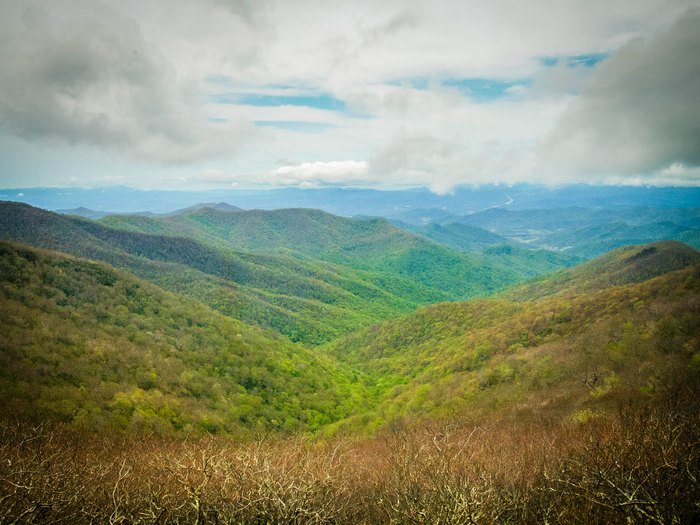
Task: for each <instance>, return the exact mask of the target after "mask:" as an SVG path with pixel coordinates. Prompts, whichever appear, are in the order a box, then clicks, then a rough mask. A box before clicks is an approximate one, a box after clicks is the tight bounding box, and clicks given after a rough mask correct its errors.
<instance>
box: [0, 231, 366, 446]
mask: <svg viewBox="0 0 700 525" xmlns="http://www.w3.org/2000/svg"><path fill="white" fill-rule="evenodd" d="M0 311H2V313H3V315H2V316H0V332H2V334H3V337H2V338H1V340H0V385H1V386H0V405H2V406H3V412H4V414H3V415H4V417H15V418H19V419H21V420H25V421H27V420H28V421H30V422H39V421H41V420H43V419H44V418H49V419H59V420H62V421H65V422H68V423H72V424H76V425H80V426H86V427H88V428H94V429H103V430H106V429H108V428H112V427H116V428H117V429H136V430H138V429H140V430H147V431H156V432H165V433H170V432H172V431H174V430H183V431H189V430H204V431H209V432H216V431H227V432H231V433H235V434H237V435H245V434H246V433H251V432H255V431H257V430H261V429H289V430H291V429H309V430H314V429H317V428H319V427H320V426H322V425H323V424H326V423H329V422H332V421H334V420H337V419H339V418H341V417H343V416H346V415H348V414H349V413H351V412H352V411H354V410H356V405H357V404H358V403H360V399H361V397H362V396H361V392H362V390H361V387H360V385H358V384H356V383H352V381H351V380H350V375H349V374H348V373H346V372H343V369H342V368H339V367H337V366H336V364H335V363H334V362H333V361H332V360H329V359H326V358H323V357H321V356H318V355H316V354H314V353H312V352H310V351H308V350H306V349H304V348H303V347H301V346H298V345H293V344H291V343H289V342H288V341H286V340H284V339H282V338H272V337H270V336H269V335H266V334H264V333H263V332H261V331H260V330H258V329H254V328H251V327H248V326H245V325H244V324H242V323H240V322H238V321H236V320H233V319H231V318H228V317H225V316H223V315H220V314H218V313H216V312H214V311H212V310H211V309H209V308H207V307H205V306H204V305H202V304H201V303H198V302H196V301H193V300H191V299H188V298H186V297H183V296H174V295H172V294H170V293H168V292H165V291H163V290H161V289H159V288H157V287H155V286H153V285H151V284H149V283H146V282H144V281H142V280H139V279H137V278H135V277H134V276H132V275H130V274H128V273H126V272H123V271H117V270H115V269H114V268H111V267H109V266H107V265H105V264H102V263H94V262H89V261H85V260H81V259H76V258H73V257H69V256H66V255H60V254H57V253H54V252H47V251H41V250H36V249H30V248H27V247H23V246H20V245H16V244H12V243H5V242H1V243H0Z"/></svg>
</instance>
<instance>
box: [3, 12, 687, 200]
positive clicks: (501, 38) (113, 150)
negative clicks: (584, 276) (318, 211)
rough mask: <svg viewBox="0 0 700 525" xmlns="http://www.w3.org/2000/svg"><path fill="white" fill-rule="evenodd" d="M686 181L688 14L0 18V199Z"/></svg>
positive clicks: (206, 14)
mask: <svg viewBox="0 0 700 525" xmlns="http://www.w3.org/2000/svg"><path fill="white" fill-rule="evenodd" d="M519 182H532V183H542V184H548V185H560V184H567V183H572V182H584V183H591V184H633V185H681V186H683V185H687V186H699V185H700V0H692V1H689V0H538V1H534V0H531V1H529V2H523V1H522V0H489V1H474V0H459V1H453V0H433V1H431V2H426V1H425V0H421V1H413V0H396V1H394V0H384V1H376V0H373V1H372V0H368V1H364V0H353V1H330V0H326V1H322V0H189V1H186V0H104V1H98V0H45V1H34V2H32V1H25V0H0V187H5V188H13V187H14V188H24V187H37V186H51V187H88V188H89V187H100V186H113V185H125V186H131V187H135V188H143V189H180V190H195V189H213V188H222V189H231V188H267V187H300V188H316V187H326V186H353V187H368V188H378V189H384V188H386V189H389V188H391V189H395V188H402V187H416V186H426V187H428V188H430V189H431V190H433V191H434V192H436V193H448V192H450V191H452V190H453V189H454V188H455V187H457V186H460V185H483V184H487V183H505V184H514V183H519Z"/></svg>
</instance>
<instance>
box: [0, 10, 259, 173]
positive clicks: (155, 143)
mask: <svg viewBox="0 0 700 525" xmlns="http://www.w3.org/2000/svg"><path fill="white" fill-rule="evenodd" d="M50 8H53V9H54V10H53V11H52V10H50ZM3 11H4V12H3V13H2V14H3V15H4V16H3V18H4V22H2V27H1V28H0V30H2V31H4V30H5V29H6V28H8V27H9V26H12V28H11V29H10V30H9V31H7V32H5V38H4V39H3V43H2V44H3V46H2V51H0V53H2V60H0V125H1V127H2V130H3V131H4V132H5V133H10V134H13V135H16V136H19V137H22V138H24V139H27V140H30V141H36V140H38V141H45V142H51V143H53V144H65V143H69V144H81V143H86V144H92V145H94V146H98V147H100V148H104V149H109V150H117V151H119V152H122V153H126V154H127V155H130V156H132V157H139V158H144V159H147V160H150V161H156V162H163V163H186V162H191V161H194V160H197V159H202V158H210V157H212V156H217V155H222V154H226V153H230V152H232V151H234V150H235V149H236V148H237V147H238V145H239V144H240V142H241V141H242V140H243V137H244V136H245V135H244V134H246V133H247V131H248V126H252V125H249V124H245V123H242V122H240V121H238V122H235V121H234V122H227V123H217V122H213V121H211V120H209V119H208V118H207V116H206V115H205V114H204V112H203V111H202V110H201V104H200V101H199V100H198V98H197V96H196V94H195V93H194V92H193V91H192V90H191V89H189V88H188V86H185V85H182V84H179V83H178V78H177V75H176V72H175V70H174V69H173V68H172V66H171V65H170V64H169V63H168V62H167V61H166V60H165V59H164V57H163V56H162V54H161V53H160V52H159V50H158V49H157V48H156V47H155V46H153V45H152V44H150V43H149V42H148V41H146V40H145V38H144V37H143V36H142V34H141V31H140V27H139V25H138V24H137V22H136V21H135V20H134V19H132V18H128V17H125V16H123V15H121V14H119V13H118V12H117V11H115V10H114V9H112V8H110V7H107V6H105V5H102V4H100V3H98V2H82V1H79V0H76V1H64V2H56V3H51V4H47V5H45V6H43V7H37V6H26V5H25V3H24V2H15V3H13V4H9V7H8V8H7V9H4V10H3Z"/></svg>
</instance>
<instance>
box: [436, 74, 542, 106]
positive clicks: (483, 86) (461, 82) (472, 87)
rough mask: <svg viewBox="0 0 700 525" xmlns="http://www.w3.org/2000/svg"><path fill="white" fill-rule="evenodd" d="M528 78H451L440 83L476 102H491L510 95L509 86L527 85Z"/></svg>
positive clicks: (529, 82)
mask: <svg viewBox="0 0 700 525" xmlns="http://www.w3.org/2000/svg"><path fill="white" fill-rule="evenodd" d="M530 84H531V81H530V80H526V79H521V80H494V79H489V78H452V79H448V80H445V81H443V83H442V85H443V86H446V87H452V88H456V89H458V90H460V91H461V92H462V93H464V94H465V95H467V96H469V97H470V98H472V99H473V100H475V101H476V102H491V101H493V100H498V99H501V98H506V97H509V96H511V93H510V92H509V91H510V89H511V88H513V87H516V86H529V85H530Z"/></svg>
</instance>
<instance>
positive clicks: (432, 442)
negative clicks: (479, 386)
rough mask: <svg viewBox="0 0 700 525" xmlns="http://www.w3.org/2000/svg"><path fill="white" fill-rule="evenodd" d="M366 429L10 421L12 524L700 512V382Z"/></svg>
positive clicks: (583, 517) (3, 506) (595, 519)
mask: <svg viewBox="0 0 700 525" xmlns="http://www.w3.org/2000/svg"><path fill="white" fill-rule="evenodd" d="M692 390H693V387H692V386H688V385H687V384H686V386H683V387H679V388H673V389H669V390H668V391H667V392H666V393H664V394H663V395H659V396H658V397H657V398H656V399H655V400H654V401H653V402H651V404H649V403H646V404H634V403H632V404H630V403H628V404H621V405H620V407H619V410H618V412H617V414H615V415H611V416H606V417H594V418H591V419H588V420H585V419H581V420H579V421H568V422H564V423H561V422H553V421H546V420H541V421H536V422H533V421H528V422H523V421H518V420H517V419H516V420H510V421H501V422H498V423H497V422H490V423H486V424H483V425H480V426H473V425H467V424H464V425H451V426H445V425H440V426H439V425H438V424H434V425H432V426H421V427H420V428H401V429H394V430H393V431H392V430H389V431H386V432H385V433H383V434H381V435H379V436H378V437H375V438H373V439H368V440H357V439H349V438H335V439H334V440H333V441H330V442H314V441H309V440H305V439H303V438H301V437H293V438H287V439H283V438H280V437H273V438H271V437H261V438H260V439H258V440H254V441H251V442H246V443H234V442H232V441H231V440H228V439H224V438H221V437H219V438H214V437H206V438H197V439H194V440H187V439H178V440H173V439H163V438H155V437H150V438H149V437H143V436H141V437H135V436H122V437H120V438H106V437H104V436H100V435H95V434H85V433H79V432H77V431H76V430H69V429H66V428H61V427H53V428H47V427H35V428H19V427H12V426H9V425H5V426H4V427H3V428H2V430H1V432H0V457H1V458H2V461H1V462H0V523H123V524H126V523H198V524H204V523H256V524H263V523H264V524H267V523H290V524H301V523H319V524H320V523H365V524H383V523H386V524H389V523H397V524H398V523H401V524H403V523H553V522H555V523H623V522H630V523H697V522H698V520H700V415H699V414H700V411H698V408H699V407H698V402H697V399H698V396H697V392H694V391H692Z"/></svg>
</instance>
